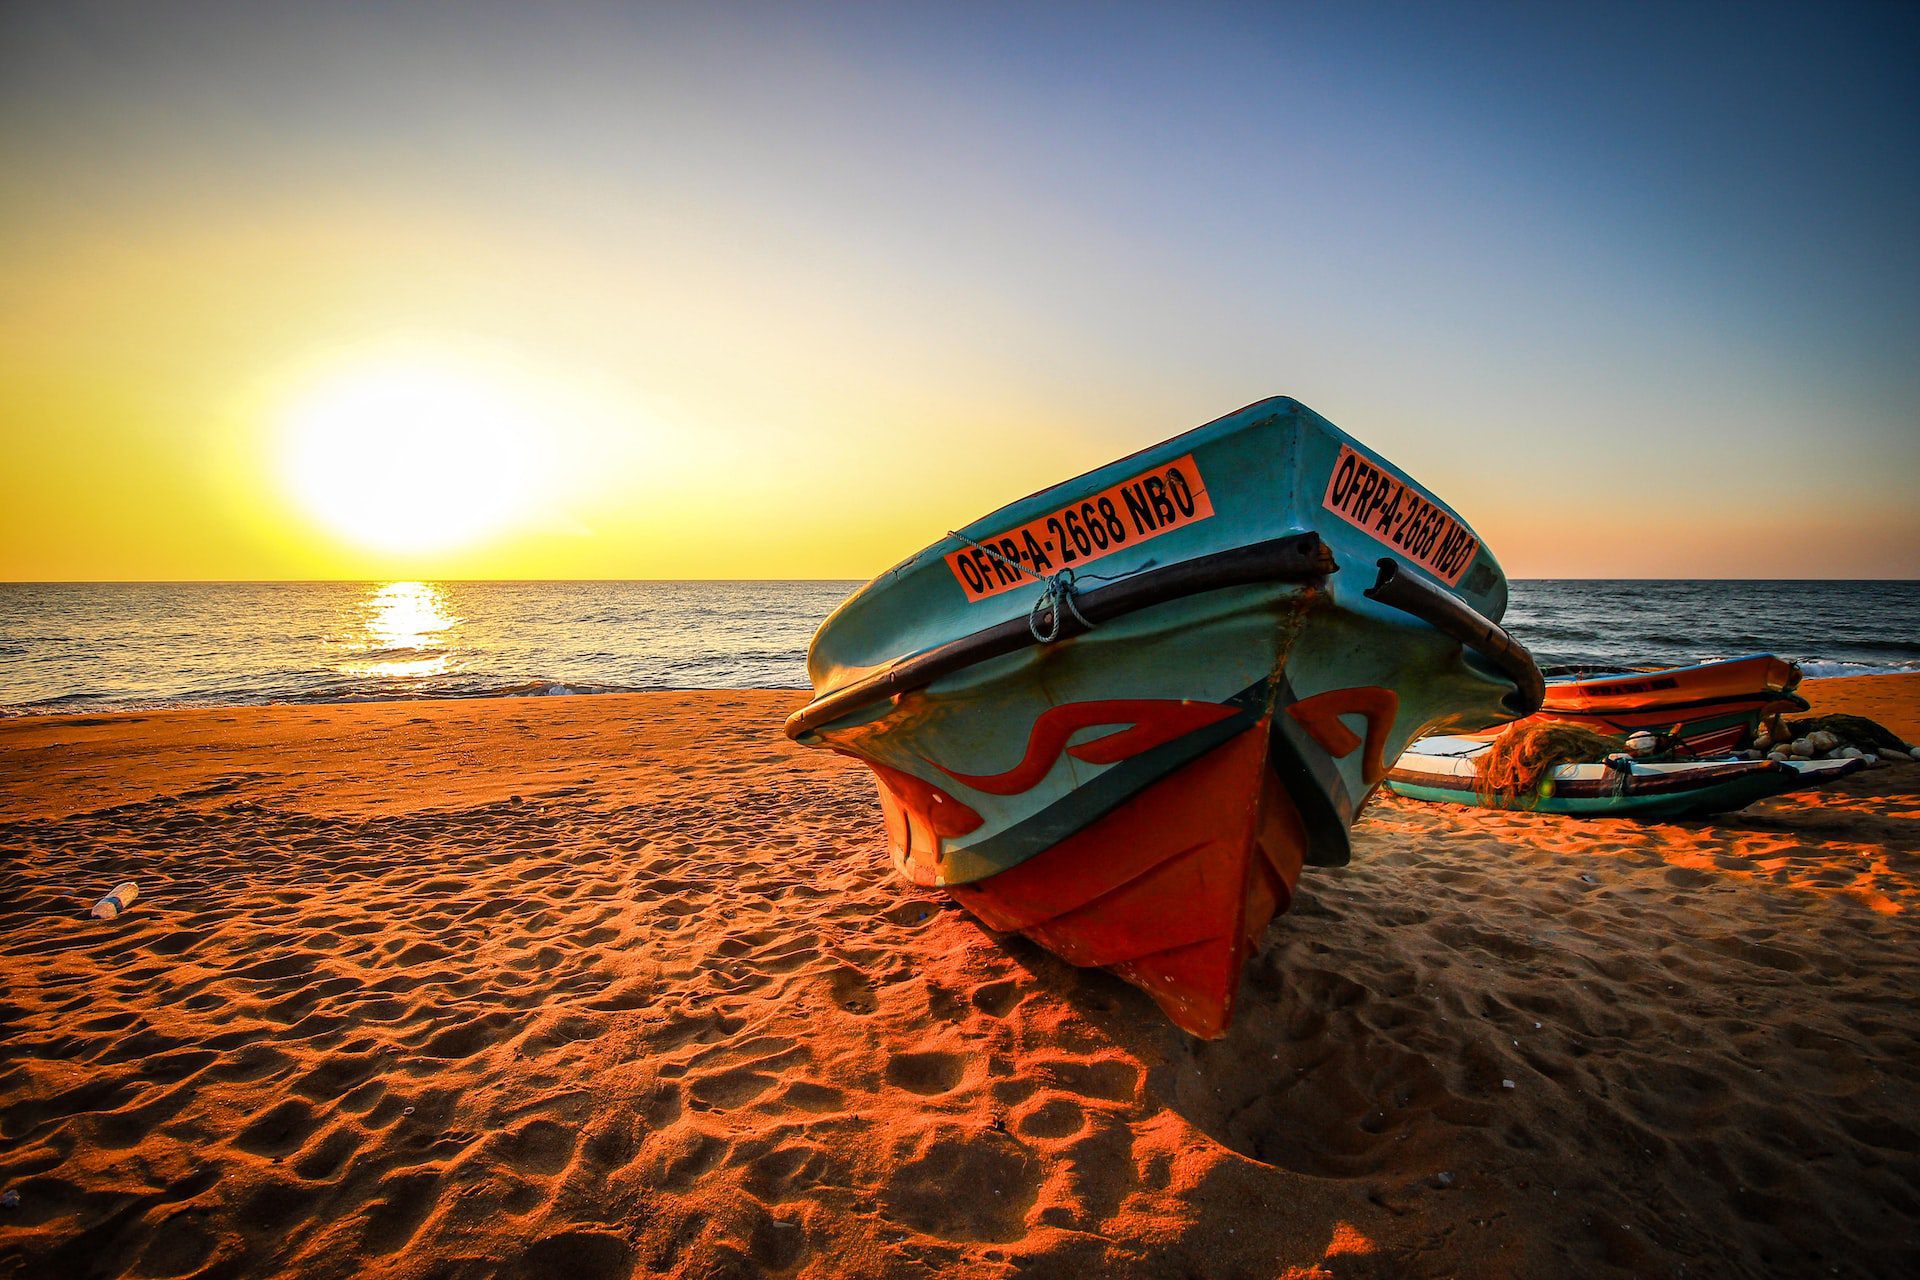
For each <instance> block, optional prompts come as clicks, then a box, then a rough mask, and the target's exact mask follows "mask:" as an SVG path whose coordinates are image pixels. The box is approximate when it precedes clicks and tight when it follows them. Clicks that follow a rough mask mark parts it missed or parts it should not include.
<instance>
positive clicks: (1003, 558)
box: [788, 401, 1538, 1036]
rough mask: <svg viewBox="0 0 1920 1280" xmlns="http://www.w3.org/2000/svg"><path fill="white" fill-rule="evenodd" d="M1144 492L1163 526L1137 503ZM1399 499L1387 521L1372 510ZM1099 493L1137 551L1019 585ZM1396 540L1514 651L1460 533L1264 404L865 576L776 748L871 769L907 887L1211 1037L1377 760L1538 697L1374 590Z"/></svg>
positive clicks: (829, 629) (1377, 773)
mask: <svg viewBox="0 0 1920 1280" xmlns="http://www.w3.org/2000/svg"><path fill="white" fill-rule="evenodd" d="M1362 459H1363V460H1362ZM1363 477H1364V479H1363ZM1156 484H1157V486H1158V491H1159V493H1160V495H1161V496H1162V498H1163V502H1162V505H1161V507H1160V508H1158V510H1159V511H1160V512H1161V514H1163V515H1165V514H1166V513H1167V512H1171V513H1172V514H1171V516H1169V517H1168V519H1167V521H1166V522H1165V523H1164V524H1163V525H1161V526H1157V527H1155V526H1153V524H1152V522H1153V520H1154V519H1155V516H1154V510H1155V508H1152V507H1151V506H1150V505H1148V497H1141V498H1140V499H1139V500H1138V501H1136V499H1135V497H1134V495H1135V493H1136V492H1137V493H1138V494H1142V495H1149V497H1150V496H1151V494H1152V493H1153V490H1154V487H1155V485H1156ZM1363 484H1364V485H1365V486H1366V488H1365V490H1364V495H1363V492H1362V488H1361V486H1362V485H1363ZM1343 485H1344V486H1345V487H1344V488H1343V487H1342V486H1343ZM1181 493H1184V494H1185V497H1184V498H1182V499H1180V501H1178V502H1176V501H1175V497H1178V495H1179V494H1181ZM1116 494H1117V495H1119V496H1118V498H1116V497H1114V495H1116ZM1388 494H1391V495H1392V497H1391V503H1392V505H1393V507H1394V509H1396V510H1398V511H1399V512H1400V513H1401V515H1400V522H1399V523H1398V524H1395V523H1394V521H1393V518H1392V517H1391V514H1387V515H1379V516H1376V515H1374V514H1372V507H1371V506H1370V505H1369V503H1371V502H1372V501H1373V500H1374V499H1379V500H1380V501H1381V502H1387V501H1388V498H1387V497H1386V495H1388ZM1166 495H1174V496H1171V497H1170V496H1166ZM1367 495H1370V496H1367ZM1363 497H1364V500H1363ZM1103 503H1104V504H1105V507H1106V509H1108V510H1110V511H1111V513H1112V515H1113V517H1114V518H1115V520H1116V522H1117V523H1116V525H1115V526H1113V527H1114V528H1115V529H1118V530H1119V531H1121V532H1125V533H1127V534H1128V535H1129V536H1128V538H1127V539H1124V540H1123V539H1121V538H1120V537H1119V536H1118V533H1113V532H1111V530H1110V541H1111V543H1112V545H1111V546H1109V547H1108V548H1107V553H1106V554H1104V555H1102V556H1095V557H1090V558H1091V559H1098V560H1104V562H1105V563H1103V564H1100V565H1099V566H1097V567H1096V568H1094V569H1092V570H1091V571H1088V572H1086V573H1085V574H1084V575H1083V576H1082V577H1081V579H1080V587H1079V591H1080V592H1081V594H1077V595H1071V594H1070V595H1065V596H1064V597H1063V596H1062V595H1061V594H1059V593H1060V591H1061V587H1060V585H1059V581H1058V580H1057V579H1056V580H1055V582H1054V583H1053V584H1046V583H1042V582H1041V581H1040V580H1039V579H1038V578H1037V577H1035V576H1034V575H1033V574H1032V573H1031V572H1029V571H1028V569H1027V568H1026V566H1027V565H1028V564H1030V563H1031V555H1033V554H1041V553H1042V552H1043V551H1045V550H1047V549H1051V550H1052V551H1053V552H1054V554H1056V555H1057V554H1058V553H1059V550H1060V545H1061V544H1060V543H1058V542H1055V543H1047V542H1045V541H1044V540H1043V538H1042V535H1043V534H1044V533H1045V531H1046V530H1048V529H1050V528H1051V529H1055V530H1064V528H1065V522H1064V520H1063V517H1062V515H1061V513H1063V512H1064V513H1066V514H1067V516H1069V517H1070V516H1071V515H1072V514H1073V513H1075V512H1079V513H1081V516H1082V521H1083V523H1082V527H1083V528H1085V527H1089V526H1090V522H1092V521H1094V520H1098V519H1102V518H1103V517H1102V515H1101V512H1102V510H1103V505H1102V504H1103ZM1329 504H1331V505H1329ZM1335 507H1344V508H1345V509H1343V510H1339V511H1336V510H1335V509H1334V508H1335ZM1356 512H1358V513H1359V514H1360V515H1361V516H1365V517H1367V519H1368V520H1369V521H1374V520H1377V521H1378V528H1377V529H1374V531H1373V532H1372V533H1369V532H1366V531H1364V530H1363V529H1362V528H1361V526H1360V525H1358V524H1356V523H1355V519H1354V514H1355V513H1356ZM1136 516H1144V521H1143V523H1139V524H1135V523H1133V521H1134V520H1135V517H1136ZM1336 516H1337V517H1338V518H1335V517H1336ZM1408 520H1412V521H1414V523H1413V524H1408V523H1407V521H1408ZM1369 527H1371V525H1370V526H1369ZM1376 534H1377V535H1378V536H1375V535H1376ZM1063 536H1064V535H1063ZM1395 539H1398V540H1399V542H1400V543H1402V544H1403V545H1402V546H1401V548H1400V549H1401V550H1402V551H1403V552H1404V553H1405V554H1406V556H1407V557H1409V558H1406V559H1404V560H1402V561H1400V562H1399V563H1402V564H1404V565H1405V566H1406V572H1407V573H1408V574H1410V575H1416V576H1418V577H1419V578H1421V579H1423V580H1427V581H1429V582H1430V583H1440V584H1442V585H1445V587H1446V590H1445V591H1444V592H1442V593H1441V594H1443V595H1444V596H1445V599H1446V601H1448V602H1450V603H1451V604H1452V605H1457V606H1459V608H1460V609H1461V610H1462V611H1464V613H1465V615H1466V616H1467V617H1469V618H1472V619H1474V620H1475V621H1476V622H1477V623H1478V624H1479V625H1480V627H1482V628H1484V629H1485V630H1486V631H1487V632H1488V634H1490V635H1496V638H1497V639H1498V640H1500V641H1505V637H1504V633H1500V632H1499V629H1498V627H1497V626H1494V625H1493V624H1492V623H1490V622H1487V621H1486V619H1485V617H1484V616H1481V614H1482V611H1491V612H1492V613H1494V614H1497V613H1498V612H1499V611H1500V610H1502V609H1503V608H1504V605H1505V580H1504V577H1503V576H1502V575H1501V574H1500V573H1499V570H1498V566H1497V563H1495V562H1494V561H1493V560H1492V558H1491V556H1490V555H1489V554H1488V553H1487V552H1486V551H1485V548H1484V547H1482V546H1481V545H1480V543H1479V540H1478V538H1477V536H1475V535H1473V534H1472V532H1471V531H1470V530H1468V529H1467V528H1466V526H1465V525H1464V524H1463V523H1461V522H1459V519H1458V517H1457V516H1454V515H1453V514H1452V513H1451V512H1450V511H1448V510H1447V509H1445V508H1444V507H1443V506H1442V505H1441V504H1439V502H1438V500H1437V499H1434V498H1432V497H1431V495H1428V494H1426V493H1425V491H1424V490H1419V489H1418V488H1417V486H1414V485H1413V484H1412V482H1411V481H1408V480H1406V479H1405V478H1404V477H1402V476H1401V475H1400V474H1399V473H1398V472H1395V471H1393V470H1392V469H1391V468H1390V467H1389V466H1388V464H1385V463H1384V462H1381V461H1380V460H1378V459H1377V458H1373V457H1372V456H1371V455H1363V454H1362V453H1361V452H1360V451H1359V447H1358V446H1357V445H1355V444H1354V443H1353V442H1352V441H1350V440H1349V439H1348V438H1347V437H1345V436H1344V435H1342V434H1341V433H1339V432H1338V431H1337V430H1336V429H1334V428H1333V427H1331V425H1330V424H1327V423H1326V422H1325V420H1324V419H1320V418H1319V417H1318V416H1317V415H1314V414H1312V413H1311V411H1308V410H1305V409H1303V408H1301V407H1300V406H1297V405H1295V404H1293V403H1292V402H1291V401H1274V402H1263V403H1262V404H1261V405H1256V406H1252V407H1251V408H1250V409H1248V410H1244V411H1242V412H1241V413H1240V414H1237V415H1231V416H1230V417H1229V418H1227V419H1222V420H1220V421H1219V422H1216V423H1213V424H1209V425H1208V426H1207V427H1204V428H1201V429H1199V430H1197V431H1195V432H1191V433H1189V434H1188V435H1187V436H1185V437H1180V438H1177V439H1176V440H1173V441H1169V442H1168V443H1167V444H1165V445H1162V446H1159V447H1158V448H1156V449H1152V450H1147V451H1145V452H1144V453H1141V454H1137V455H1134V456H1133V457H1132V458H1128V459H1123V460H1121V461H1120V462H1118V463H1114V464H1111V465H1110V466H1109V467H1107V468H1103V469H1101V470H1100V471H1097V472H1093V473H1089V474H1088V475H1087V476H1083V477H1079V478H1078V479H1076V480H1073V481H1069V482H1067V483H1066V484H1064V485H1060V486H1056V487H1055V488H1054V489H1052V490H1047V491H1043V492H1042V493H1040V494H1036V495H1034V496H1032V497H1030V498H1028V499H1025V500H1023V501H1022V502H1020V503H1016V504H1014V505H1013V506H1010V507H1008V508H1005V509H1003V510H1002V511H1000V512H996V513H994V514H993V515H991V516H988V517H985V518H984V519H983V520H981V521H977V522H975V524H974V525H972V526H969V527H968V528H966V529H964V530H961V531H960V532H959V533H958V534H955V535H953V537H952V538H951V539H950V540H949V541H947V542H943V543H940V544H936V545H935V546H934V547H932V548H929V549H928V550H927V551H926V552H923V553H921V555H919V556H917V557H915V558H914V559H912V560H909V561H907V562H906V563H904V564H903V565H901V566H898V567H896V569H894V570H892V571H890V572H889V573H888V574H886V575H882V577H881V578H879V579H876V580H875V581H874V582H873V583H871V584H869V586H868V587H867V588H866V589H864V590H863V591H862V592H860V593H857V594H856V595H855V596H854V597H852V598H851V599H850V600H849V601H848V602H847V603H846V604H845V605H843V606H842V607H841V609H840V610H838V611H836V613H835V614H834V616H833V617H832V618H829V619H828V621H827V623H826V624H825V625H824V626H823V627H822V628H821V630H820V632H819V634H818V635H817V636H816V637H815V641H814V645H813V647H812V649H811V651H810V653H809V668H810V670H811V672H812V673H813V676H814V684H815V689H816V697H815V700H814V701H813V702H812V703H810V704H809V705H808V707H807V708H806V709H804V710H803V711H802V712H799V713H796V715H795V717H794V718H793V720H791V721H790V722H789V725H788V732H789V733H790V734H791V735H792V736H794V737H795V738H796V739H797V740H798V741H800V742H802V743H806V744H808V745H818V746H823V747H827V748H829V749H832V750H835V751H839V752H843V753H845V754H848V755H851V756H854V757H856V758H858V759H860V760H862V761H864V762H866V763H867V764H868V765H869V766H870V767H871V768H872V770H873V772H874V775H875V777H876V780H877V782H878V786H879V790H880V797H881V805H882V810H883V812H884V814H885V820H886V830H887V843H888V847H889V851H890V853H891V856H892V859H893V863H894V866H895V868H896V870H897V871H898V872H899V874H900V875H901V876H902V877H904V878H905V879H907V880H909V881H911V882H913V883H915V884H918V885H924V886H928V887H938V888H943V889H945V890H947V891H948V892H950V893H952V894H953V896H954V897H956V898H957V899H958V900H959V901H960V902H961V903H962V904H963V905H965V906H966V907H967V908H968V909H969V910H970V911H972V912H973V913H974V914H975V915H976V916H978V917H979V918H980V919H981V920H982V921H983V922H985V923H986V924H988V925H989V926H991V927H993V928H995V929H1002V930H1013V931H1018V932H1020V933H1023V934H1025V935H1027V936H1028V937H1030V938H1032V939H1033V940H1034V941H1036V942H1038V943H1039V944H1040V945H1042V946H1044V947H1047V948H1048V949H1049V950H1052V951H1053V952H1055V953H1056V954H1058V955H1060V956H1062V957H1063V958H1065V959H1067V960H1068V961H1070V962H1072V963H1075V964H1088V965H1101V966H1106V967H1109V968H1111V969H1113V970H1114V971H1115V972H1116V973H1118V974H1120V975H1121V976H1122V977H1124V978H1126V979H1128V980H1129V981H1132V982H1134V983H1135V984H1137V985H1139V986H1141V987H1142V988H1144V989H1145V990H1146V991H1147V992H1148V993H1149V994H1150V995H1152V996H1153V998H1154V999H1155V1000H1156V1001H1157V1002H1159V1004H1160V1006H1161V1007H1162V1008H1163V1009H1164V1010H1165V1011H1166V1012H1167V1014H1168V1016H1169V1017H1170V1018H1172V1019H1173V1021H1174V1022H1175V1023H1177V1024H1178V1025H1180V1026H1181V1027H1183V1028H1185V1029H1186V1030H1188V1031H1190V1032H1193V1033H1194V1034H1196V1035H1201V1036H1212V1035H1218V1034H1220V1033H1222V1032H1223V1031H1224V1030H1225V1029H1226V1027H1227V1026H1228V1024H1229V1022H1230V1020H1231V1016H1232V1008H1233V1000H1234V992H1235V990H1236V989H1237V986H1238V981H1239V974H1240V969H1241V965H1242V962H1243V961H1244V959H1245V957H1246V955H1247V953H1248V951H1249V949H1250V948H1252V947H1253V946H1254V945H1256V944H1257V941H1258V939H1259V936H1260V934H1261V932H1262V930H1264V928H1265V927H1266V925H1267V923H1268V921H1269V920H1271V918H1272V917H1273V916H1274V915H1276V914H1278V913H1279V912H1281V911H1284V910H1285V909H1286V906H1287V904H1288V903H1289V902H1290V901H1291V899H1292V894H1293V890H1294V886H1295V882H1296V880H1297V877H1298V875H1299V872H1300V868H1301V867H1302V866H1303V865H1339V864H1341V863H1344V862H1346V861H1347V859H1348V857H1349V856H1350V847H1349V835H1348V828H1349V826H1350V825H1351V823H1352V821H1353V819H1354V817H1355V815H1356V814H1357V812H1358V811H1359V808H1360V806H1361V805H1362V804H1364V802H1365V800H1366V798H1367V797H1368V795H1369V794H1370V793H1371V792H1372V790H1373V789H1374V788H1375V787H1377V786H1378V785H1379V783H1380V781H1381V779H1382V778H1383V777H1384V776H1385V772H1386V762H1387V761H1389V760H1392V759H1393V758H1395V756H1397V755H1398V754H1399V753H1400V751H1401V750H1402V749H1404V748H1405V747H1406V746H1407V745H1408V744H1409V743H1410V742H1411V741H1412V740H1413V739H1414V738H1415V737H1417V736H1418V735H1420V734H1421V733H1424V732H1432V731H1433V730H1434V728H1435V727H1436V726H1446V727H1449V728H1452V729H1456V730H1462V731H1464V730H1470V729H1474V728H1480V727H1484V726H1486V725H1489V724H1494V723H1498V722H1501V721H1503V720H1508V719H1512V718H1513V717H1514V716H1516V715H1523V714H1526V713H1527V712H1528V711H1530V710H1532V708H1533V705H1534V703H1533V701H1531V700H1530V699H1529V698H1528V697H1527V696H1524V695H1522V694H1521V693H1519V692H1518V690H1519V689H1520V687H1521V686H1522V685H1524V684H1525V683H1526V680H1525V677H1526V675H1529V674H1530V675H1531V676H1532V678H1533V679H1534V681H1536V682H1537V679H1538V675H1537V671H1535V670H1534V669H1533V667H1532V664H1531V659H1527V658H1525V656H1524V651H1517V647H1515V649H1516V651H1517V652H1519V658H1518V659H1514V658H1513V655H1512V654H1510V653H1505V651H1504V650H1502V649H1501V648H1500V647H1499V646H1498V645H1494V646H1492V647H1487V646H1484V645H1483V646H1481V647H1480V648H1470V647H1463V643H1462V641H1461V639H1459V638H1458V637H1457V636H1456V635H1454V634H1450V633H1449V632H1446V631H1443V630H1440V629H1438V627H1437V626H1436V625H1430V624H1429V623H1428V622H1426V621H1422V620H1421V618H1420V617H1417V616H1414V615H1413V614H1411V613H1409V612H1408V611H1407V610H1408V608H1409V607H1411V606H1408V605H1406V604H1388V603H1382V602H1381V600H1379V599H1375V598H1373V595H1374V592H1375V591H1377V590H1379V589H1380V584H1383V583H1385V582H1386V581H1387V574H1386V573H1384V572H1383V573H1382V574H1381V575H1380V582H1379V583H1376V586H1375V588H1373V589H1370V588H1368V586H1367V584H1368V582H1369V581H1372V580H1373V579H1372V576H1371V575H1370V574H1369V572H1368V571H1369V570H1370V569H1372V568H1373V564H1374V561H1376V560H1381V559H1383V557H1382V555H1381V553H1382V551H1383V550H1391V549H1392V544H1393V543H1394V541H1395ZM1123 541H1124V542H1125V544H1126V545H1125V546H1124V547H1122V546H1121V543H1122V542H1123ZM1023 547H1031V548H1032V549H1033V550H1032V552H1031V553H1025V552H1023V551H1022V548H1023ZM989 548H991V549H993V551H992V554H987V551H986V549H989ZM1021 555H1027V556H1028V558H1027V559H1025V560H1020V559H1016V557H1017V556H1021ZM1084 560H1085V558H1083V562H1082V567H1083V568H1086V565H1085V563H1084ZM1343 565H1353V566H1354V568H1355V570H1356V571H1355V572H1346V571H1344V570H1343V569H1342V567H1341V566H1343ZM1010 566H1012V567H1010ZM1042 567H1043V568H1046V569H1049V570H1053V569H1055V568H1057V566H1053V565H1045V566H1042ZM1015 569H1018V570H1019V572H1015ZM1096 573H1097V574H1098V578H1096V577H1095V575H1096ZM1023 575H1024V576H1023ZM1095 581H1098V582H1100V583H1101V585H1100V586H1097V587H1094V586H1091V585H1090V584H1091V583H1093V582H1095ZM1434 589H1435V590H1438V587H1435V588H1434ZM1067 590H1069V591H1071V590H1073V588H1071V587H1069V588H1067ZM1394 598H1396V599H1398V598H1399V597H1394ZM1083 606H1084V607H1083ZM1459 629H1460V628H1459V627H1455V630H1459ZM1469 630H1470V631H1471V630H1472V629H1471V628H1469ZM1475 634H1478V633H1477V632H1476V633H1475ZM1503 654H1505V656H1504V657H1503V656H1502V655H1503ZM1516 661H1517V662H1519V663H1520V664H1521V667H1522V668H1523V671H1522V674H1521V675H1520V676H1516V675H1514V674H1513V673H1512V671H1511V670H1509V668H1510V667H1512V666H1513V663H1514V662H1516ZM1536 687H1537V684H1536Z"/></svg>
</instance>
